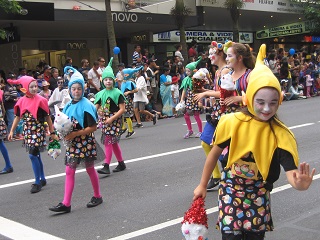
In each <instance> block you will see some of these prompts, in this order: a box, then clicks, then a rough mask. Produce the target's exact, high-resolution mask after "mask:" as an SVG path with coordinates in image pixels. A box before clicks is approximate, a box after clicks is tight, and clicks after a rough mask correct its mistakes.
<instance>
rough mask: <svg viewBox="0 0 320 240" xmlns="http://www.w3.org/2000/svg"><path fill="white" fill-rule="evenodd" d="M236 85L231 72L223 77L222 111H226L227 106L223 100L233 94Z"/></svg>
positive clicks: (221, 87)
mask: <svg viewBox="0 0 320 240" xmlns="http://www.w3.org/2000/svg"><path fill="white" fill-rule="evenodd" d="M235 89H236V86H235V85H234V83H233V79H232V77H231V75H230V74H225V75H223V76H222V77H221V85H220V105H221V108H220V110H221V113H224V112H225V110H226V106H225V105H224V104H223V100H224V99H226V98H227V97H230V96H233V94H234V90H235Z"/></svg>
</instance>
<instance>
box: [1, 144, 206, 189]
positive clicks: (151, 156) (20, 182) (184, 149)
mask: <svg viewBox="0 0 320 240" xmlns="http://www.w3.org/2000/svg"><path fill="white" fill-rule="evenodd" d="M199 148H201V146H195V147H190V148H183V149H179V150H174V151H170V152H164V153H159V154H154V155H149V156H145V157H139V158H133V159H130V160H126V161H125V162H126V163H132V162H139V161H143V160H147V159H150V158H157V157H163V156H168V155H172V154H177V153H181V152H187V151H193V150H196V149H199ZM116 165H118V163H111V164H110V166H116ZM100 168H102V167H101V166H97V167H95V169H100ZM85 171H86V169H79V170H77V171H76V173H81V172H85ZM65 175H66V174H65V173H59V174H54V175H49V176H46V179H52V178H58V177H63V176H65ZM32 182H34V179H29V180H24V181H19V182H14V183H8V184H3V185H0V189H2V188H8V187H13V186H19V185H23V184H26V183H32Z"/></svg>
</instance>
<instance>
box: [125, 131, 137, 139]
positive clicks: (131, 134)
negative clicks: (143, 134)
mask: <svg viewBox="0 0 320 240" xmlns="http://www.w3.org/2000/svg"><path fill="white" fill-rule="evenodd" d="M135 134H136V133H135V131H132V132H128V134H127V135H126V138H130V137H132V136H133V135H135Z"/></svg>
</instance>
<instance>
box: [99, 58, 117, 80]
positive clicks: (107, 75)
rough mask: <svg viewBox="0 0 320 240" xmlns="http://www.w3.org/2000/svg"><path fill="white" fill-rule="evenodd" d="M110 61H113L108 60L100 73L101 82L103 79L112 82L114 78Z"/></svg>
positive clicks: (111, 59)
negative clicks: (108, 79) (109, 79)
mask: <svg viewBox="0 0 320 240" xmlns="http://www.w3.org/2000/svg"><path fill="white" fill-rule="evenodd" d="M112 61H113V57H112V58H110V61H109V64H108V66H107V67H106V68H105V69H104V71H103V73H102V80H103V79H105V78H112V79H113V80H114V79H115V78H116V77H115V76H114V73H113V70H112Z"/></svg>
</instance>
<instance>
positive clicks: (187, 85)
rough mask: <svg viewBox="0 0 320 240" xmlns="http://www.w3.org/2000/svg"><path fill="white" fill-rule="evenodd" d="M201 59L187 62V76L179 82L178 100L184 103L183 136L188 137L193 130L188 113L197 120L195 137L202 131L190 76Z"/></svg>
mask: <svg viewBox="0 0 320 240" xmlns="http://www.w3.org/2000/svg"><path fill="white" fill-rule="evenodd" d="M200 61H201V58H199V59H198V61H196V62H191V63H189V64H187V66H186V68H185V69H186V74H187V76H186V77H185V78H184V79H183V81H182V83H181V87H180V89H183V90H182V94H181V99H180V102H184V101H185V103H186V112H185V114H184V119H185V121H186V124H187V127H188V132H187V133H186V134H185V135H184V138H189V137H190V136H191V135H193V130H192V126H191V120H190V115H191V114H193V115H194V119H195V120H196V122H197V125H198V130H199V132H198V133H197V135H196V137H200V136H201V133H202V122H201V119H200V108H199V105H198V101H195V100H194V93H193V92H192V76H193V74H194V70H195V69H196V66H197V65H198V63H199V62H200Z"/></svg>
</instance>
